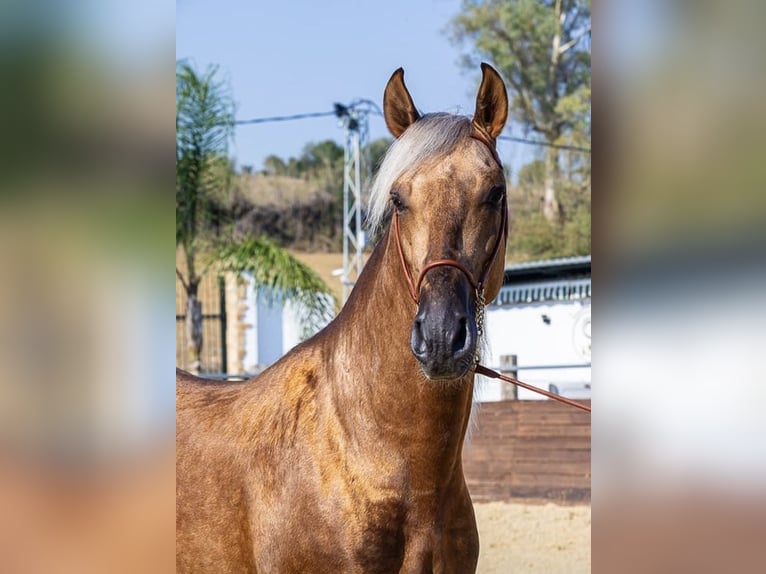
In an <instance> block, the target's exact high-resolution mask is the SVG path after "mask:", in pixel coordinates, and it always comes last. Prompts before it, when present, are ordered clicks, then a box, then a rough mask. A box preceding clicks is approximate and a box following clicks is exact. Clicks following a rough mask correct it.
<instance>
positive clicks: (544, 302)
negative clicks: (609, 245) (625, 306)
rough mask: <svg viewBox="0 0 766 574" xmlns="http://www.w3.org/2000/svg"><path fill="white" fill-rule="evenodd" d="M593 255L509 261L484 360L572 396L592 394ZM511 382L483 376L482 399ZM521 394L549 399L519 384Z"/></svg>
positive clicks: (503, 392) (504, 393)
mask: <svg viewBox="0 0 766 574" xmlns="http://www.w3.org/2000/svg"><path fill="white" fill-rule="evenodd" d="M590 298H591V275H590V256H589V255H588V256H583V257H569V258H564V259H548V260H544V261H533V262H529V263H519V264H515V265H509V266H507V267H506V268H505V277H504V280H503V287H502V289H501V290H500V294H499V295H498V297H497V298H496V299H495V300H494V301H492V303H491V304H490V305H488V306H487V318H486V329H487V343H488V347H489V348H488V350H487V351H485V353H484V357H483V361H482V363H483V364H484V365H486V366H488V367H490V368H495V369H496V370H505V371H509V370H512V369H511V368H509V367H508V365H509V364H510V363H512V361H515V363H516V365H517V366H516V367H515V370H516V375H515V376H516V377H517V378H518V379H520V380H522V381H524V382H525V383H529V384H532V385H535V386H537V387H541V388H543V389H545V390H553V391H554V392H557V393H558V394H561V395H563V396H566V397H570V398H583V399H585V398H590V380H591V379H590V374H591V370H590ZM512 392H513V390H512V387H510V385H508V383H504V382H502V381H499V380H490V379H485V378H484V377H481V381H480V383H479V385H477V399H478V400H479V401H497V400H502V399H504V398H508V397H509V396H511V393H512ZM516 396H517V397H518V398H519V399H544V398H545V397H543V396H542V395H538V394H536V393H534V392H532V391H528V390H526V389H518V394H517V395H516Z"/></svg>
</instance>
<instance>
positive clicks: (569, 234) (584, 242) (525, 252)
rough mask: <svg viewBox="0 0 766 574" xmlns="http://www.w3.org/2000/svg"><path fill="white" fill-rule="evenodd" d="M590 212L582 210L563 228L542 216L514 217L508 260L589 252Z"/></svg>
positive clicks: (528, 259)
mask: <svg viewBox="0 0 766 574" xmlns="http://www.w3.org/2000/svg"><path fill="white" fill-rule="evenodd" d="M590 238H591V233H590V210H588V209H585V208H580V209H579V210H578V211H577V212H576V214H575V216H574V217H573V218H572V219H570V220H568V221H567V222H565V223H564V225H563V226H561V225H557V224H555V223H551V222H550V221H548V220H547V219H546V218H545V217H544V216H543V214H542V213H540V212H533V213H527V214H525V215H524V216H523V217H512V220H511V229H510V237H509V239H508V249H507V251H506V258H507V259H509V260H512V261H534V260H538V259H550V258H553V257H569V256H573V255H588V254H589V253H590V248H591V245H590Z"/></svg>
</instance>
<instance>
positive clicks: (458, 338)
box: [452, 317, 468, 354]
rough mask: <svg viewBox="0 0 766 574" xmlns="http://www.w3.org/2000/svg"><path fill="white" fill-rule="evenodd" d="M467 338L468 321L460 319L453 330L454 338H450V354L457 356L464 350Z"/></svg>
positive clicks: (463, 318)
mask: <svg viewBox="0 0 766 574" xmlns="http://www.w3.org/2000/svg"><path fill="white" fill-rule="evenodd" d="M467 337H468V321H467V320H466V318H465V317H461V318H460V321H459V322H458V326H457V329H455V336H454V337H453V338H452V353H453V354H457V353H459V352H460V351H462V350H463V349H464V348H465V341H466V338H467Z"/></svg>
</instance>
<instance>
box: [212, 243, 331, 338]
mask: <svg viewBox="0 0 766 574" xmlns="http://www.w3.org/2000/svg"><path fill="white" fill-rule="evenodd" d="M215 256H216V258H217V259H218V260H219V262H220V264H221V266H222V269H223V270H225V271H231V272H234V273H237V274H242V273H249V274H251V275H252V277H253V280H254V281H255V284H256V285H257V286H259V287H262V288H263V292H264V293H265V294H266V296H267V297H268V298H269V301H270V302H271V303H276V302H284V301H291V302H293V303H297V307H298V310H299V314H300V319H301V322H302V325H303V333H302V336H303V338H304V339H305V338H307V337H308V336H310V335H312V334H313V333H315V332H316V331H317V330H319V329H320V328H321V327H322V326H324V325H325V324H326V323H327V322H328V321H330V319H332V317H333V316H334V315H335V311H336V307H337V301H336V299H335V296H334V295H333V294H332V292H331V291H330V288H329V287H328V286H327V284H326V283H325V282H324V281H323V280H322V278H321V277H319V275H318V274H317V273H316V272H315V271H314V270H313V269H311V268H310V267H308V266H307V265H305V264H304V263H301V262H300V261H298V260H297V259H296V258H295V257H293V256H292V255H291V254H290V253H289V252H288V251H287V250H286V249H283V248H282V247H279V246H278V245H276V244H275V243H273V242H271V241H269V240H268V239H266V238H264V237H250V238H247V239H244V240H242V241H239V242H228V243H225V244H219V245H218V246H217V247H216V249H215Z"/></svg>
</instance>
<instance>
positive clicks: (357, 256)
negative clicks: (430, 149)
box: [335, 100, 374, 302]
mask: <svg viewBox="0 0 766 574" xmlns="http://www.w3.org/2000/svg"><path fill="white" fill-rule="evenodd" d="M370 103H371V102H367V101H366V100H358V101H356V102H352V103H351V104H349V105H348V106H344V105H343V104H337V103H336V104H335V115H336V116H337V117H338V119H339V120H340V126H341V127H343V128H344V129H345V130H346V146H345V150H344V162H343V272H342V275H341V277H340V280H341V282H342V283H343V302H345V301H346V299H348V296H349V294H350V293H351V289H352V288H353V287H354V284H355V283H356V280H357V279H358V278H359V274H360V273H361V272H362V266H363V265H364V259H363V255H364V247H365V243H366V241H365V234H364V230H363V229H362V209H363V207H364V205H365V199H366V198H365V197H364V194H363V188H362V186H363V182H364V184H366V183H367V179H368V177H367V176H368V171H367V170H368V163H369V162H368V161H366V158H365V157H363V156H364V154H363V153H362V150H364V149H365V148H366V146H367V138H368V135H369V125H368V121H367V116H368V114H369V113H370V107H369V104H370ZM373 105H374V104H373Z"/></svg>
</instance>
